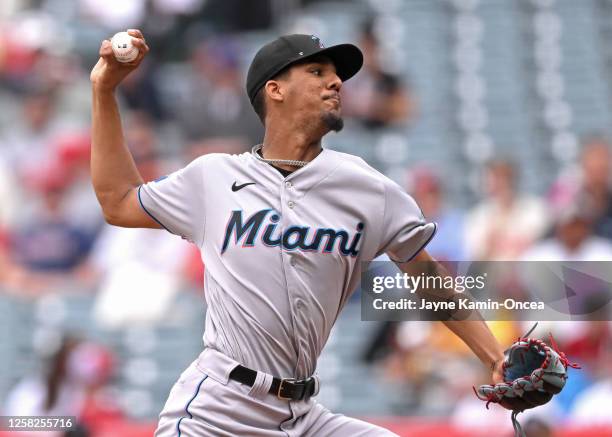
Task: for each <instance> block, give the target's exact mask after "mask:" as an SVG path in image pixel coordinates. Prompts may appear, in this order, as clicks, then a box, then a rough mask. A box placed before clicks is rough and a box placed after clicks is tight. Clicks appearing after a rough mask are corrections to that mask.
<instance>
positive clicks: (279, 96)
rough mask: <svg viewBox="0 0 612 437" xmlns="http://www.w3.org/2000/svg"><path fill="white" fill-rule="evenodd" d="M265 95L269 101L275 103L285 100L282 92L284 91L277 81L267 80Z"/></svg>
mask: <svg viewBox="0 0 612 437" xmlns="http://www.w3.org/2000/svg"><path fill="white" fill-rule="evenodd" d="M265 90H266V94H267V95H268V97H269V98H270V99H271V100H274V101H276V102H282V101H283V100H285V96H284V92H285V89H284V87H283V86H282V84H281V83H280V82H279V81H277V80H269V81H267V82H266V85H265Z"/></svg>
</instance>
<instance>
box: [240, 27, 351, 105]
mask: <svg viewBox="0 0 612 437" xmlns="http://www.w3.org/2000/svg"><path fill="white" fill-rule="evenodd" d="M314 55H325V56H327V57H329V58H330V59H331V60H332V62H333V63H334V65H335V66H336V73H337V74H338V77H339V78H340V79H342V80H343V81H345V80H347V79H350V78H351V77H353V76H354V75H355V74H356V73H357V72H358V71H359V69H360V68H361V66H362V65H363V54H362V53H361V50H359V48H358V47H357V46H354V45H353V44H338V45H335V46H331V47H325V46H324V45H323V43H322V42H321V40H320V39H319V38H318V37H316V36H314V35H302V34H293V35H285V36H281V37H280V38H278V39H275V40H274V41H272V42H270V43H268V44H266V45H265V46H263V47H262V48H261V49H259V51H258V52H257V54H256V55H255V57H254V58H253V61H252V62H251V66H250V67H249V72H248V74H247V81H246V90H247V95H248V96H249V99H250V100H251V103H252V102H253V99H255V95H256V94H257V92H258V91H259V90H260V89H261V87H263V86H264V85H265V84H266V82H267V81H269V80H270V79H272V78H273V77H274V76H276V75H277V74H278V73H280V72H281V71H282V70H283V69H284V68H286V67H288V66H289V65H291V64H294V63H296V62H299V61H302V60H304V59H307V58H309V57H311V56H314Z"/></svg>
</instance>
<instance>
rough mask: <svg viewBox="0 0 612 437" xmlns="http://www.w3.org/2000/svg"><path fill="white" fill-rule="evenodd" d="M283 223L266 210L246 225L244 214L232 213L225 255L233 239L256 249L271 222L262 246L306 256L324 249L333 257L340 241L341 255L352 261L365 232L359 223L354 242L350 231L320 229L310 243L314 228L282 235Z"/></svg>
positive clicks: (291, 229) (293, 228) (294, 229)
mask: <svg viewBox="0 0 612 437" xmlns="http://www.w3.org/2000/svg"><path fill="white" fill-rule="evenodd" d="M266 219H267V220H266ZM279 220H280V214H279V213H278V212H276V211H274V210H273V209H262V210H261V211H258V212H256V213H255V214H253V215H251V216H250V217H249V218H247V219H246V221H243V219H242V210H236V211H232V213H231V215H230V218H229V221H228V222H227V226H226V227H225V237H224V239H223V246H222V248H221V253H223V252H225V250H226V249H227V247H228V245H229V244H230V240H231V239H232V235H234V244H236V245H237V244H238V242H240V241H242V247H252V246H254V245H255V240H256V239H257V236H258V235H259V231H260V229H261V227H262V225H263V223H264V221H267V224H266V225H265V226H264V228H263V234H262V236H261V242H262V243H263V244H264V245H266V246H270V247H275V246H282V247H283V249H286V250H301V251H304V252H318V251H319V250H320V249H321V247H322V248H323V249H322V250H321V252H322V253H331V252H332V251H333V250H334V246H335V245H336V241H337V240H338V241H339V243H338V250H339V252H340V254H342V255H344V256H352V257H355V256H357V255H358V254H359V250H358V249H357V246H358V245H359V240H360V239H361V233H362V231H363V228H364V225H363V223H361V222H359V223H357V226H356V231H357V232H356V233H355V235H354V236H353V237H352V239H351V236H350V235H349V232H348V231H346V230H344V229H331V228H317V229H316V231H315V233H314V234H313V235H312V237H311V238H310V239H309V236H308V235H309V234H310V231H311V227H310V226H290V227H288V228H287V229H285V231H284V232H282V231H280V230H278V231H277V229H276V227H277V226H278V222H279ZM349 242H350V243H349Z"/></svg>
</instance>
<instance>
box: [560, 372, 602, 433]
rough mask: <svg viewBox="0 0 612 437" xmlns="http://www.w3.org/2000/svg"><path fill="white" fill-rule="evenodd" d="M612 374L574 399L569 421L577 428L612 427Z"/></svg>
mask: <svg viewBox="0 0 612 437" xmlns="http://www.w3.org/2000/svg"><path fill="white" fill-rule="evenodd" d="M610 405H612V372H610V369H608V377H607V378H606V379H604V380H602V381H600V382H597V383H595V384H593V385H592V386H591V387H589V388H587V389H586V390H584V391H583V392H582V393H581V394H580V395H579V396H578V398H577V399H576V402H575V403H574V408H573V409H572V411H571V413H570V415H569V419H570V421H571V423H573V424H576V425H578V426H580V425H582V426H585V425H586V426H600V425H608V426H612V415H611V414H610Z"/></svg>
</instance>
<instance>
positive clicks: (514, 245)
mask: <svg viewBox="0 0 612 437" xmlns="http://www.w3.org/2000/svg"><path fill="white" fill-rule="evenodd" d="M516 186H517V175H516V169H515V167H514V165H513V164H512V163H511V162H509V161H504V160H496V161H493V162H490V163H489V164H488V165H487V168H486V174H485V190H486V198H485V199H484V200H483V201H482V202H481V203H480V204H479V205H477V206H476V207H474V208H473V209H472V210H471V211H470V212H469V214H468V216H467V220H466V223H465V230H466V243H467V249H468V255H469V257H470V258H471V259H473V260H505V261H510V260H514V259H516V258H517V257H519V256H520V255H521V254H522V253H523V252H524V251H525V250H526V249H527V248H529V247H530V246H531V244H532V243H533V242H534V241H536V240H537V239H538V238H539V237H540V236H542V234H543V233H544V232H545V231H546V227H547V214H546V209H545V206H544V204H543V202H542V201H540V199H538V198H535V197H533V196H529V195H520V194H518V193H517V191H516Z"/></svg>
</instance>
